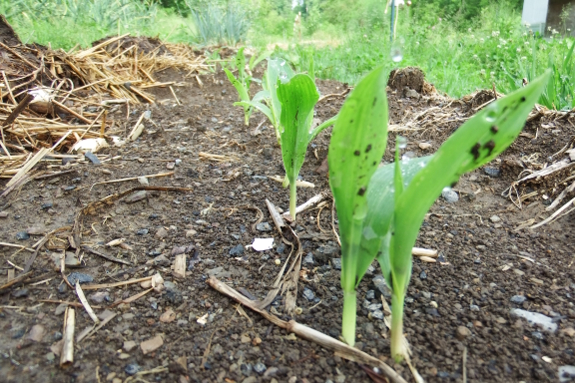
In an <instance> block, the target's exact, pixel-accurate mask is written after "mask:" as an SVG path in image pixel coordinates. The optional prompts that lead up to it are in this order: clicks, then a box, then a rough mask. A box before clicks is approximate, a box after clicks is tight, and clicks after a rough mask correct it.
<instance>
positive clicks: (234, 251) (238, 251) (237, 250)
mask: <svg viewBox="0 0 575 383" xmlns="http://www.w3.org/2000/svg"><path fill="white" fill-rule="evenodd" d="M243 253H244V247H243V246H242V245H236V246H234V247H232V248H231V249H230V251H229V254H230V255H231V256H232V257H238V256H240V255H242V254H243Z"/></svg>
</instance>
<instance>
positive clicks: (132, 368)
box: [124, 363, 142, 375]
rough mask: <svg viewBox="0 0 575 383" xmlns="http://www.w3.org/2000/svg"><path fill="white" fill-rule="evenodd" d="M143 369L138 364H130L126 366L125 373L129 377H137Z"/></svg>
mask: <svg viewBox="0 0 575 383" xmlns="http://www.w3.org/2000/svg"><path fill="white" fill-rule="evenodd" d="M141 369H142V367H140V366H139V365H137V364H136V363H130V364H128V365H127V366H126V368H124V371H125V372H126V374H128V375H135V374H137V373H138V372H139V371H140V370H141Z"/></svg>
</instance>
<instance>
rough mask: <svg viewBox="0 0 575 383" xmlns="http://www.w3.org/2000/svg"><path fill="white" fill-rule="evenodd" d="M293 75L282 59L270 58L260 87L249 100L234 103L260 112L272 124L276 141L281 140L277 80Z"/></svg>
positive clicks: (285, 79)
mask: <svg viewBox="0 0 575 383" xmlns="http://www.w3.org/2000/svg"><path fill="white" fill-rule="evenodd" d="M293 76H295V73H294V71H293V70H292V69H291V67H290V66H289V65H288V64H287V63H286V61H285V60H283V59H270V60H269V61H268V67H267V69H266V71H265V73H264V76H263V79H262V88H263V90H261V91H260V92H258V93H257V94H256V95H255V96H254V98H253V100H251V101H240V102H236V103H235V104H234V105H239V106H242V107H244V108H246V107H252V108H255V109H257V110H259V111H260V112H262V113H263V114H264V115H265V116H266V117H267V118H268V120H269V121H270V123H271V124H272V125H273V127H274V129H275V132H276V137H277V139H278V143H279V142H281V126H280V117H281V109H282V107H281V103H280V101H279V99H278V95H277V89H278V81H281V82H286V81H289V80H290V79H291V78H292V77H293Z"/></svg>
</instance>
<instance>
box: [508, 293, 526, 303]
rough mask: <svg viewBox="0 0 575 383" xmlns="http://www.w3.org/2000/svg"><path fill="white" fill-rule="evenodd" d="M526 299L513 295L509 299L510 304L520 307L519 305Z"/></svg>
mask: <svg viewBox="0 0 575 383" xmlns="http://www.w3.org/2000/svg"><path fill="white" fill-rule="evenodd" d="M526 300H527V298H526V297H525V296H523V295H514V296H512V297H511V302H513V303H515V304H518V305H520V304H521V303H523V302H525V301H526Z"/></svg>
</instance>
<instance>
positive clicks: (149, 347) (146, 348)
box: [140, 335, 164, 355]
mask: <svg viewBox="0 0 575 383" xmlns="http://www.w3.org/2000/svg"><path fill="white" fill-rule="evenodd" d="M163 344H164V340H163V339H162V337H161V336H160V335H156V336H155V337H153V338H151V339H148V340H146V341H143V342H142V343H140V348H141V349H142V352H143V353H144V355H146V354H149V353H151V352H154V351H156V350H157V349H158V348H160V347H162V345H163Z"/></svg>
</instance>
